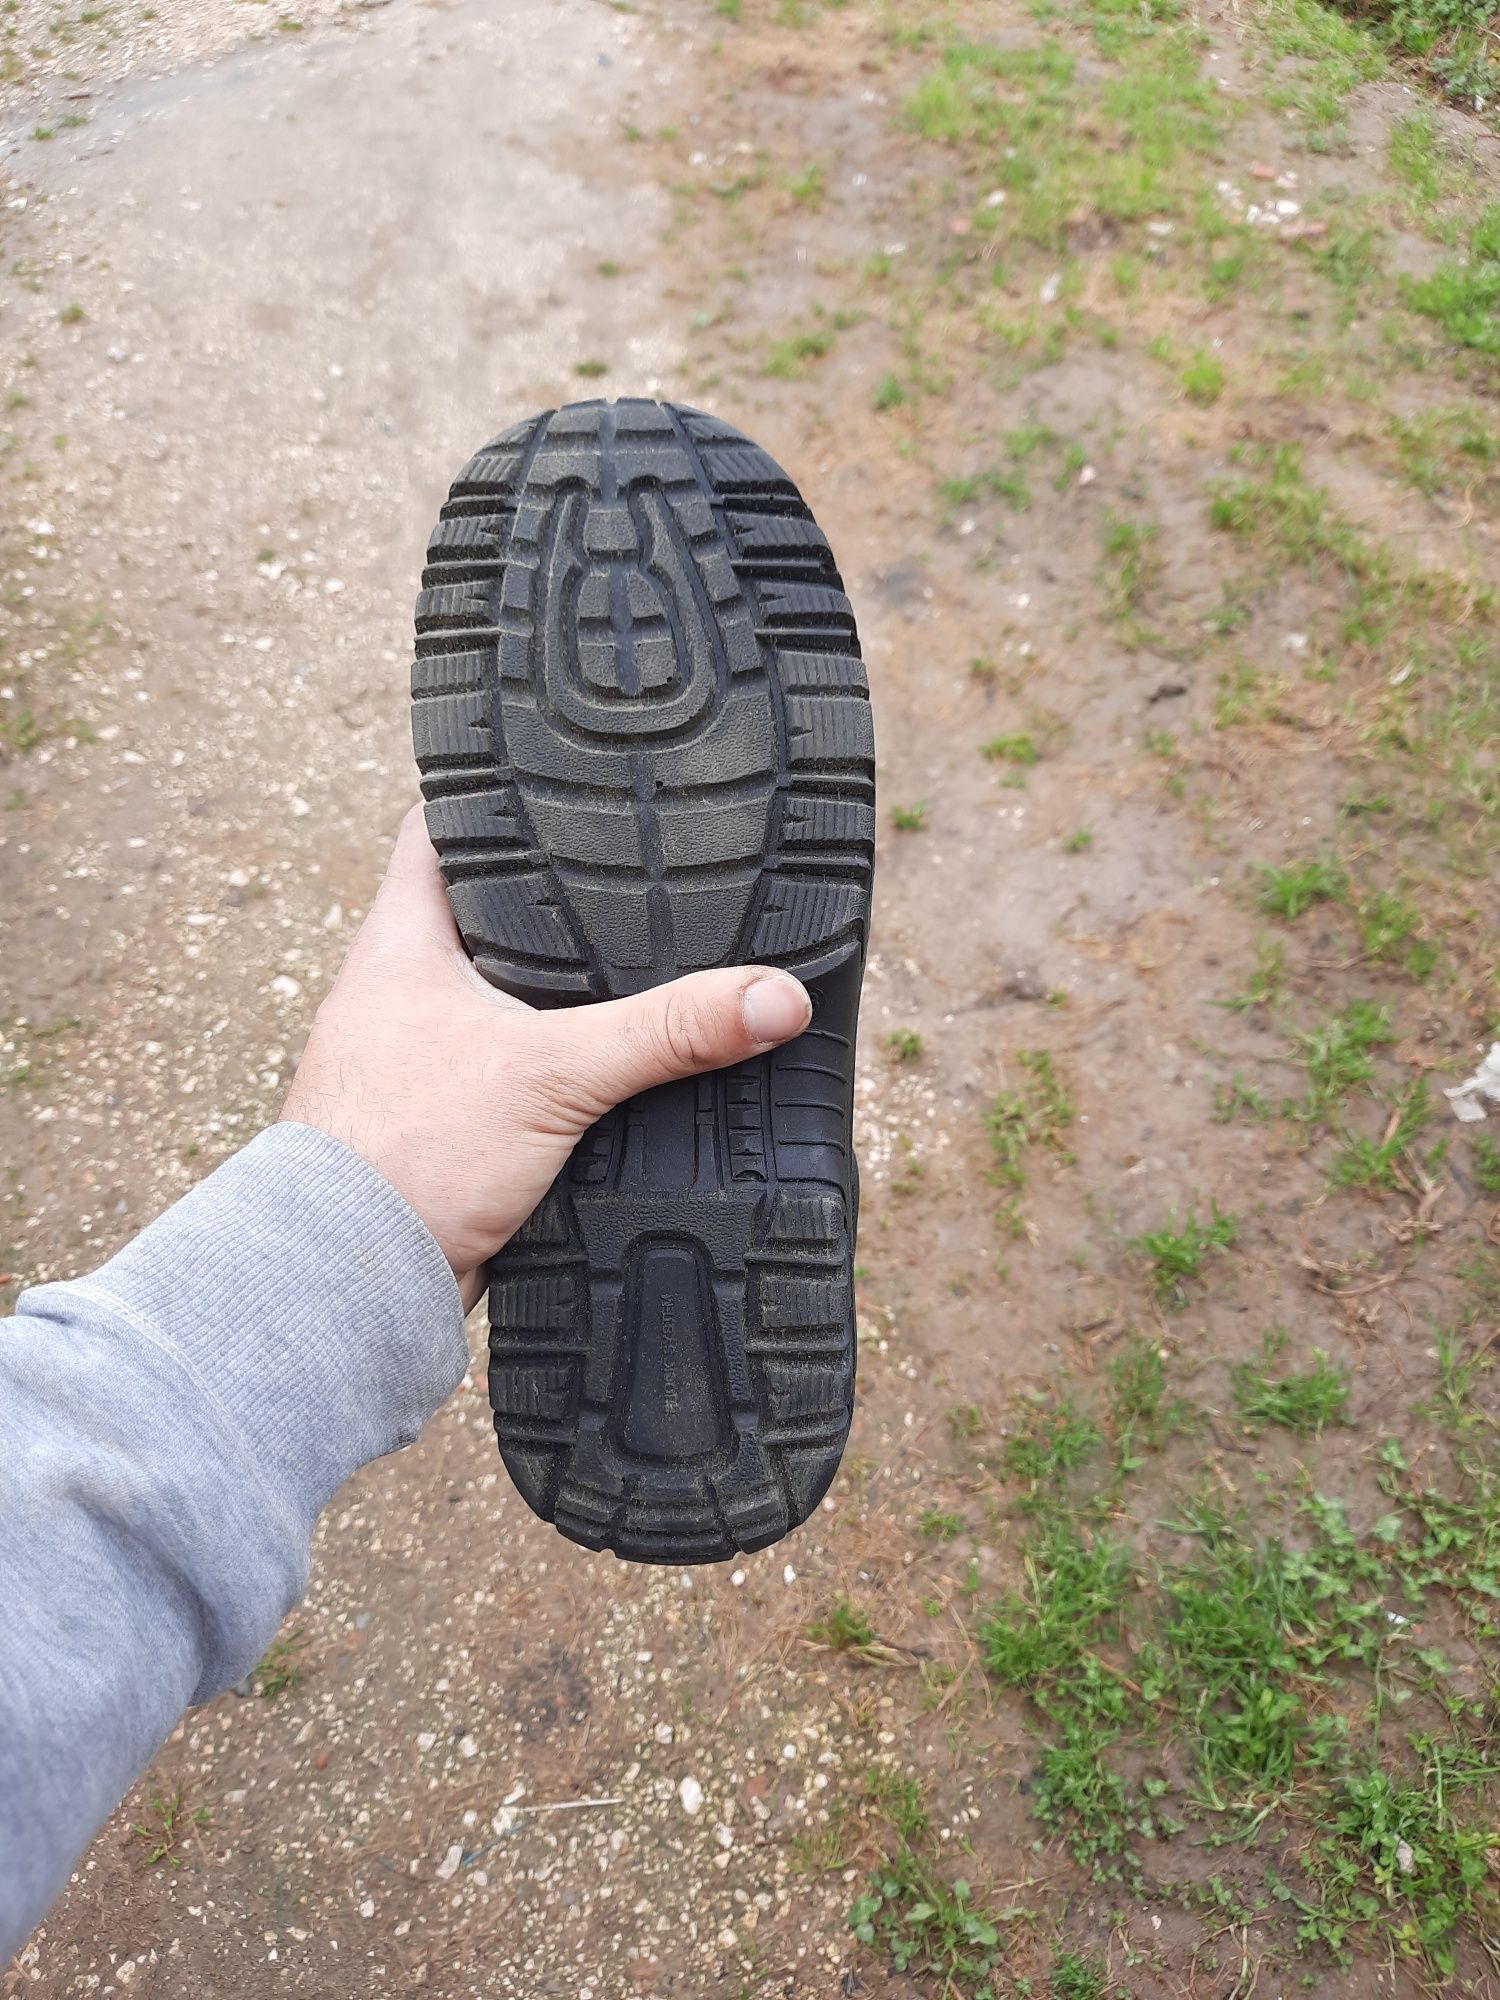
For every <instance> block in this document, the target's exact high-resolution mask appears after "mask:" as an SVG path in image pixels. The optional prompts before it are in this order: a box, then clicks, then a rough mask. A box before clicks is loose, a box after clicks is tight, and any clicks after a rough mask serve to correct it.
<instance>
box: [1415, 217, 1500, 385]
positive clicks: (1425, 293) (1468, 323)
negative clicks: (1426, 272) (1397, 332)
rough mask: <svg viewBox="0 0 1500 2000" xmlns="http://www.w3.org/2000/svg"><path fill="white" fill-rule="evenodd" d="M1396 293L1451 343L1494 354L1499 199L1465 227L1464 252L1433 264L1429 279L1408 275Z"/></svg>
mask: <svg viewBox="0 0 1500 2000" xmlns="http://www.w3.org/2000/svg"><path fill="white" fill-rule="evenodd" d="M1402 295H1403V297H1404V298H1405V300H1406V303H1407V304H1408V305H1409V306H1411V307H1413V308H1414V309H1415V310H1416V311H1417V312H1419V313H1425V314H1426V315H1427V316H1428V318H1429V319H1434V320H1436V321H1437V323H1438V325H1439V326H1440V327H1441V328H1442V331H1443V333H1444V334H1445V335H1446V336H1447V338H1448V339H1449V340H1451V341H1453V342H1454V343H1455V345H1457V346H1460V347H1472V348H1473V349H1474V350H1475V351H1476V352H1477V353H1479V354H1500V202H1491V203H1490V205H1489V207H1488V208H1486V209H1485V211H1484V212H1483V214H1482V215H1481V216H1480V217H1479V218H1478V220H1477V221H1476V222H1475V224H1474V226H1473V228H1472V229H1471V230H1470V232H1469V247H1468V254H1467V256H1465V257H1464V258H1462V259H1461V260H1457V261H1450V262H1448V263H1445V264H1441V265H1439V267H1438V269H1437V270H1436V271H1434V272H1433V274H1432V275H1431V277H1429V278H1408V279H1407V280H1406V281H1405V283H1404V284H1403V286H1402Z"/></svg>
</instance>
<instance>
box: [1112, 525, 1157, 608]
mask: <svg viewBox="0 0 1500 2000" xmlns="http://www.w3.org/2000/svg"><path fill="white" fill-rule="evenodd" d="M1159 532H1160V530H1159V529H1158V528H1157V525H1156V523H1155V522H1154V521H1133V520H1130V519H1129V518H1128V517H1127V516H1125V515H1123V514H1116V513H1115V512H1114V511H1113V510H1111V511H1110V512H1109V513H1107V514H1106V515H1105V517H1104V526H1103V529H1102V540H1103V545H1104V557H1105V563H1104V572H1103V578H1104V588H1105V595H1106V597H1107V599H1108V602H1109V610H1110V615H1111V616H1112V617H1114V618H1126V617H1129V616H1130V615H1132V614H1133V613H1135V612H1137V611H1138V610H1139V609H1140V607H1141V603H1142V601H1143V599H1144V597H1145V594H1146V591H1147V588H1148V587H1149V585H1150V584H1151V582H1152V581H1153V580H1154V577H1155V574H1156V562H1155V558H1154V556H1153V555H1152V548H1153V545H1154V543H1155V541H1156V538H1157V535H1158V534H1159Z"/></svg>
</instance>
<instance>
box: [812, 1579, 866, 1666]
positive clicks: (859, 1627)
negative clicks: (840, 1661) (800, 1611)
mask: <svg viewBox="0 0 1500 2000" xmlns="http://www.w3.org/2000/svg"><path fill="white" fill-rule="evenodd" d="M807 1636H808V1638H809V1639H811V1640H812V1641H813V1642H814V1644H815V1645H819V1646H827V1647H828V1649H829V1651H830V1652H834V1653H868V1652H869V1650H870V1648H871V1647H872V1646H874V1645H875V1644H876V1638H875V1628H874V1627H873V1626H872V1625H871V1623H870V1619H869V1614H868V1613H867V1612H865V1611H863V1610H861V1608H860V1607H859V1606H858V1605H857V1604H855V1603H854V1602H853V1600H852V1599H851V1598H849V1597H847V1596H846V1595H845V1594H844V1592H843V1591H840V1592H839V1594H838V1596H837V1597H835V1598H834V1600H833V1603H832V1605H831V1606H830V1607H829V1609H828V1610H827V1611H826V1612H825V1613H824V1614H823V1616H822V1617H821V1618H815V1619H814V1620H813V1622H812V1624H811V1625H809V1626H808V1628H807Z"/></svg>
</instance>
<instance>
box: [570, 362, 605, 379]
mask: <svg viewBox="0 0 1500 2000" xmlns="http://www.w3.org/2000/svg"><path fill="white" fill-rule="evenodd" d="M573 373H574V374H575V375H582V376H585V377H587V378H589V379H590V380H592V379H593V378H595V377H597V376H599V375H607V374H608V373H609V363H608V362H607V361H598V360H587V361H575V362H574V363H573Z"/></svg>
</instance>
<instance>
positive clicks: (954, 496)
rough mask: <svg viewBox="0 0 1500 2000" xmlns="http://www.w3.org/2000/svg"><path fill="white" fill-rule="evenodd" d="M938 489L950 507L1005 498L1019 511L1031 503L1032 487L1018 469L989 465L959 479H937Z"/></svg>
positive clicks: (1024, 509) (1008, 503)
mask: <svg viewBox="0 0 1500 2000" xmlns="http://www.w3.org/2000/svg"><path fill="white" fill-rule="evenodd" d="M938 491H939V493H941V494H942V496H943V500H944V502H945V503H946V504H947V505H948V506H949V507H968V506H972V505H973V503H974V502H975V501H976V500H1004V501H1005V502H1006V504H1007V505H1008V506H1010V507H1011V508H1013V509H1014V510H1015V512H1016V513H1018V514H1021V513H1024V512H1025V511H1026V509H1027V508H1028V507H1029V506H1030V505H1031V488H1030V487H1029V486H1028V485H1027V484H1026V481H1025V480H1024V479H1023V478H1022V477H1021V475H1020V474H1019V473H1018V472H1010V471H1007V470H1006V468H1005V467H1003V466H996V465H992V466H988V467H986V468H985V470H984V471H982V472H971V473H968V474H966V475H965V476H964V477H963V478H962V479H943V480H940V481H939V482H938Z"/></svg>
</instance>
